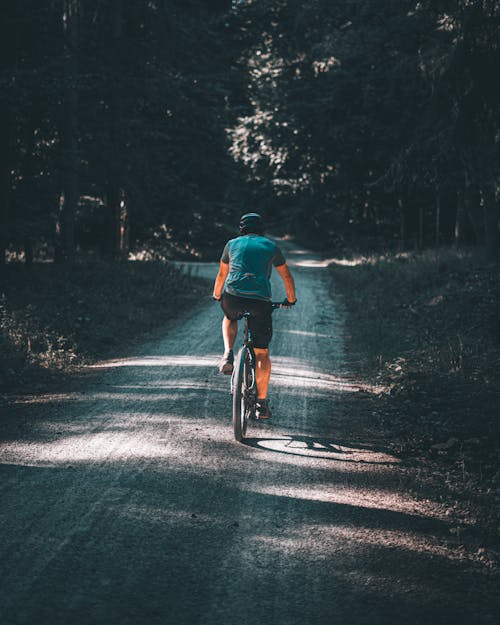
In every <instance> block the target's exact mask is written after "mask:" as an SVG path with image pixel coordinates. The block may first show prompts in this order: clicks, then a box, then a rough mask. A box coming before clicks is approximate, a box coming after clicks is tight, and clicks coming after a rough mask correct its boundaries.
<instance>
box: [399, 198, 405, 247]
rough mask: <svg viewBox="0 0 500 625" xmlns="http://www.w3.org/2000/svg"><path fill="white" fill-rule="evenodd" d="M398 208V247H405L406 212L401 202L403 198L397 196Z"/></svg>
mask: <svg viewBox="0 0 500 625" xmlns="http://www.w3.org/2000/svg"><path fill="white" fill-rule="evenodd" d="M398 208H399V249H401V250H404V249H406V237H407V232H406V212H405V208H404V204H403V200H402V199H401V198H398Z"/></svg>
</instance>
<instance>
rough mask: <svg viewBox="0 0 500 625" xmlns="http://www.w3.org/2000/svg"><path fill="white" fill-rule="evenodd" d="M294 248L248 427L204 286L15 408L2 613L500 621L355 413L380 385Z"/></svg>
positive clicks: (321, 280) (434, 512) (311, 262)
mask: <svg viewBox="0 0 500 625" xmlns="http://www.w3.org/2000/svg"><path fill="white" fill-rule="evenodd" d="M284 246H285V247H286V253H287V255H288V258H289V259H290V264H291V265H292V270H293V272H294V275H295V277H296V282H297V292H298V297H299V303H298V305H297V306H296V307H295V309H292V310H291V311H281V310H280V311H277V313H276V314H275V317H274V323H275V334H274V338H273V343H272V355H273V367H274V369H273V376H272V384H271V389H270V396H271V402H272V407H273V412H274V418H273V421H272V423H269V424H262V425H260V424H259V425H253V426H251V428H249V435H250V436H251V437H252V438H251V439H250V440H249V441H248V444H246V445H242V444H238V443H236V442H235V441H234V440H233V438H232V427H231V421H230V406H231V402H230V396H229V393H228V379H227V378H223V377H222V376H220V375H219V374H218V373H217V371H216V363H217V360H218V358H219V355H220V351H221V338H220V319H221V312H220V309H219V307H218V306H217V305H215V304H213V303H212V302H209V301H208V299H207V303H206V305H202V306H200V307H199V308H198V309H197V310H195V311H193V312H192V313H191V315H190V316H189V317H188V318H185V319H184V320H182V321H179V322H178V323H177V324H176V325H171V326H169V327H168V328H167V330H166V331H165V334H164V337H163V338H162V339H161V340H158V341H156V342H150V343H149V344H147V345H145V346H144V347H143V348H142V349H140V350H137V352H136V353H135V354H134V355H132V356H131V357H130V358H128V359H122V360H116V361H111V362H107V363H102V364H100V365H99V366H98V368H97V372H98V373H99V374H102V375H100V376H99V380H98V382H97V383H96V384H94V385H93V386H92V387H91V388H88V389H87V391H86V392H78V393H76V392H75V393H64V392H63V391H62V392H61V394H60V396H53V395H51V396H47V397H44V396H40V397H38V398H37V402H38V403H37V409H36V415H35V416H34V417H33V416H32V415H33V411H31V413H30V417H29V418H26V419H18V418H17V417H16V419H14V418H13V417H12V416H11V417H9V415H6V416H5V418H4V419H3V422H2V424H1V425H0V434H1V435H2V446H1V450H0V462H1V464H0V498H1V499H0V502H1V511H0V536H1V539H0V540H1V549H0V593H1V598H0V623H1V624H2V625H21V624H22V625H27V624H29V625H59V624H61V625H62V624H64V625H79V624H82V625H96V624H103V625H104V624H105V625H114V624H120V625H128V624H134V625H135V624H144V625H155V624H160V623H161V624H162V625H165V624H170V623H172V624H175V625H182V624H196V625H198V624H199V625H209V624H210V625H215V624H218V625H254V624H255V625H257V624H258V625H281V624H283V625H295V624H297V625H299V624H300V625H308V624H311V625H313V624H328V625H334V624H339V625H340V624H342V625H345V624H353V625H358V624H363V623H366V624H370V625H373V624H375V623H381V624H382V623H383V624H391V623H401V622H403V623H405V625H406V624H408V623H425V624H435V623H462V622H463V623H468V624H471V623H493V622H495V619H494V618H493V614H494V613H493V612H492V608H491V604H490V605H485V602H484V600H482V599H481V598H482V597H483V598H484V596H486V595H488V596H491V593H492V592H493V590H492V589H493V588H494V587H493V586H492V584H493V580H492V579H490V577H489V575H488V572H487V569H486V568H481V567H480V566H479V565H477V564H474V563H473V562H470V561H468V560H467V559H466V558H464V555H463V554H462V553H461V552H460V550H459V549H457V548H456V545H454V543H453V527H451V526H450V524H449V522H448V521H447V519H446V517H445V516H444V515H441V514H440V513H439V507H438V506H436V505H434V504H433V502H431V501H427V502H426V501H416V500H413V499H412V497H411V496H410V494H409V493H408V492H407V491H406V490H405V489H403V488H402V486H401V481H400V480H401V477H400V474H399V471H398V467H399V464H400V460H399V459H398V458H396V457H393V456H391V455H390V454H389V453H388V452H387V451H386V450H385V449H384V448H383V445H382V446H381V445H377V444H374V443H373V440H370V437H369V436H368V434H367V432H368V430H367V429H366V426H367V424H366V417H363V418H362V417H360V416H359V415H358V414H357V412H356V406H357V405H358V404H359V401H362V397H363V396H368V395H369V394H370V393H374V392H377V389H375V388H372V387H370V386H368V385H366V384H364V383H363V381H361V380H355V379H352V378H351V377H350V376H349V372H348V370H347V368H346V354H345V346H344V314H343V310H342V306H341V303H340V302H339V301H338V298H336V297H332V296H331V293H332V288H331V286H330V285H329V281H328V275H327V272H326V269H325V267H324V266H323V264H322V263H321V261H320V260H319V259H318V258H317V257H315V256H314V255H312V254H309V253H307V252H305V251H304V250H301V249H298V248H295V247H293V246H292V245H291V244H286V243H284ZM189 270H190V271H193V272H197V273H203V274H205V275H208V276H210V277H211V278H213V277H214V276H215V273H216V270H217V267H216V265H213V264H212V265H198V266H192V267H190V268H189ZM282 295H283V292H282V291H281V290H280V285H276V289H275V296H276V298H279V297H281V296H282ZM317 298H320V301H316V300H317Z"/></svg>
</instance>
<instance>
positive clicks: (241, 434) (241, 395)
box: [233, 347, 252, 442]
mask: <svg viewBox="0 0 500 625" xmlns="http://www.w3.org/2000/svg"><path fill="white" fill-rule="evenodd" d="M249 368H250V358H249V353H248V348H247V347H242V348H241V349H240V351H239V352H238V356H237V358H236V362H235V367H234V379H233V430H234V438H235V439H236V440H237V441H238V442H241V441H242V440H243V439H244V438H245V436H246V433H247V425H248V419H249V417H250V413H251V410H252V407H251V406H250V405H249V397H248V392H247V391H248V388H247V383H248V378H249Z"/></svg>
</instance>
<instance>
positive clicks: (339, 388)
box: [272, 357, 383, 394]
mask: <svg viewBox="0 0 500 625" xmlns="http://www.w3.org/2000/svg"><path fill="white" fill-rule="evenodd" d="M272 384H273V386H278V387H279V386H282V387H291V388H295V389H297V388H298V389H303V388H307V389H318V390H331V391H333V392H346V393H358V392H365V393H373V394H379V393H381V392H382V391H383V387H379V386H376V385H373V384H368V383H366V382H362V381H360V380H350V379H347V378H343V377H341V376H337V375H332V374H329V373H324V372H323V371H318V370H316V369H313V368H312V367H307V364H306V363H305V362H304V361H302V360H299V359H293V358H287V357H275V358H273V373H272Z"/></svg>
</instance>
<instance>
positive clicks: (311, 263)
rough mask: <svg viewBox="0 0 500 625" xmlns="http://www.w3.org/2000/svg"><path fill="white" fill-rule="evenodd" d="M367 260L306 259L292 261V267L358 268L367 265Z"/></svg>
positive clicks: (359, 258)
mask: <svg viewBox="0 0 500 625" xmlns="http://www.w3.org/2000/svg"><path fill="white" fill-rule="evenodd" d="M366 262H368V261H367V259H366V258H365V257H364V256H359V257H357V258H353V259H345V258H306V259H304V260H291V261H290V265H293V266H295V267H307V268H315V269H321V268H326V267H330V266H331V265H340V266H342V267H356V266H358V265H363V264H365V263H366Z"/></svg>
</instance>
